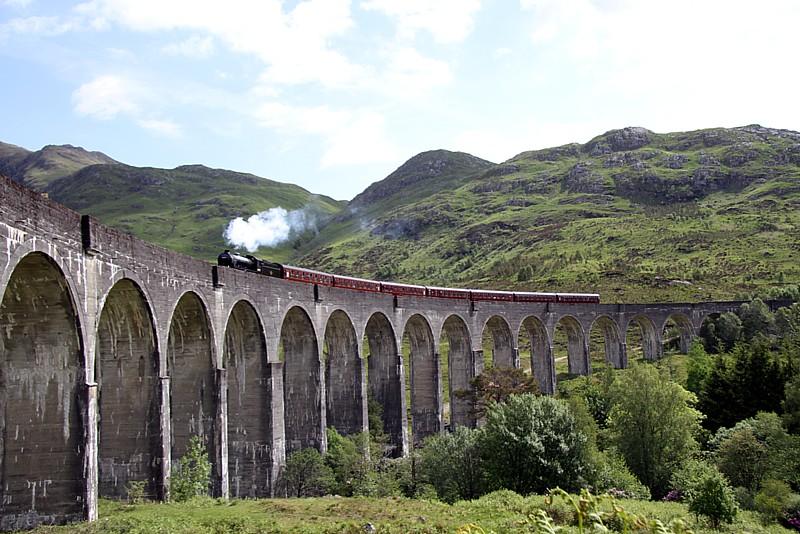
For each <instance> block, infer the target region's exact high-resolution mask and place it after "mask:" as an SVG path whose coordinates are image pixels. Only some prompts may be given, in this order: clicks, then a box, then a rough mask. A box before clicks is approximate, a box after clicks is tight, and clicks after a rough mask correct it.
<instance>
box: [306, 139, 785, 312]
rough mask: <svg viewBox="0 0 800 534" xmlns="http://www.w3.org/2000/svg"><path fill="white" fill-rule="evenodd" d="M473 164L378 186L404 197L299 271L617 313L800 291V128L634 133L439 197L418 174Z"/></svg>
mask: <svg viewBox="0 0 800 534" xmlns="http://www.w3.org/2000/svg"><path fill="white" fill-rule="evenodd" d="M465 157H468V155H464V154H454V153H447V152H444V151H437V152H433V153H424V154H421V155H419V156H417V157H415V158H412V160H410V161H409V163H407V164H406V165H404V166H402V167H400V169H398V170H397V171H395V173H393V174H392V175H390V176H389V177H388V178H387V179H386V180H384V181H383V182H380V187H381V189H382V190H384V191H391V192H392V194H391V195H389V196H388V197H387V196H382V195H371V196H365V195H366V193H367V192H369V191H370V189H368V190H367V191H365V193H362V195H360V198H359V197H357V198H356V199H354V200H353V202H352V203H351V205H350V210H349V211H348V213H347V214H346V215H340V216H339V218H338V219H337V221H336V223H335V224H332V225H330V226H329V227H327V228H326V229H324V230H323V231H322V232H321V233H320V235H319V236H317V238H316V239H315V240H313V241H312V242H311V243H309V244H307V245H305V247H304V248H303V249H302V251H301V255H300V256H299V257H298V258H297V262H298V263H299V264H301V265H307V266H309V267H315V268H320V269H325V270H330V271H334V272H339V273H346V274H352V275H360V276H367V277H377V278H383V279H391V280H402V281H407V282H417V283H429V284H452V285H464V286H468V285H475V286H479V287H492V288H518V289H531V290H562V291H572V290H574V291H599V292H600V293H602V296H603V299H604V300H605V301H607V302H613V301H627V302H633V301H643V300H654V299H657V300H700V299H706V298H731V297H732V296H734V295H736V294H739V293H742V292H747V291H752V290H756V289H758V288H760V287H762V286H764V285H778V284H781V283H789V282H795V283H796V282H797V281H798V280H800V262H798V258H799V257H800V210H798V208H800V134H798V133H796V132H790V131H785V130H774V129H768V128H762V127H760V126H748V127H742V128H733V129H722V128H717V129H708V130H700V131H694V132H686V133H671V134H655V133H653V132H650V131H648V130H645V129H643V128H625V129H623V130H614V131H611V132H607V133H606V134H603V135H601V136H599V137H597V138H595V139H592V140H591V141H590V142H588V143H586V144H585V145H579V144H570V145H565V146H562V147H557V148H552V149H546V150H539V151H533V152H525V153H522V154H519V155H517V156H515V157H514V158H512V159H510V160H509V161H506V162H504V163H502V164H499V165H486V163H488V162H483V163H484V164H483V165H475V166H474V167H471V168H469V169H468V170H466V171H461V170H458V171H456V172H454V173H451V174H449V175H448V177H447V179H446V180H443V181H442V182H440V185H441V186H440V187H438V188H437V187H434V186H433V182H434V180H435V177H434V178H430V179H429V180H428V181H426V180H417V181H415V180H413V179H410V178H409V174H412V175H413V174H414V172H415V171H414V169H419V168H422V169H425V168H426V161H427V160H429V159H430V158H433V159H434V160H435V161H436V164H435V165H436V166H438V167H440V168H444V169H447V168H448V167H451V168H456V167H457V166H458V165H460V164H461V162H462V160H463V158H465ZM479 161H482V160H479ZM412 163H413V165H412V166H411V167H409V164H412ZM429 166H430V164H429V165H428V167H429ZM398 177H400V178H398ZM401 178H402V179H401ZM419 183H423V184H425V186H424V189H423V188H421V187H420V186H419V185H417V184H419ZM375 187H376V186H372V188H371V189H373V188H375ZM387 198H388V199H390V201H387Z"/></svg>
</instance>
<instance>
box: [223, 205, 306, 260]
mask: <svg viewBox="0 0 800 534" xmlns="http://www.w3.org/2000/svg"><path fill="white" fill-rule="evenodd" d="M315 228H316V217H315V216H314V214H313V213H312V212H311V211H310V210H308V209H306V208H303V209H299V210H292V211H286V210H285V209H283V208H281V207H280V206H278V207H277V208H270V209H268V210H266V211H262V212H259V213H256V214H255V215H251V216H250V217H248V218H247V219H246V220H245V219H244V218H242V217H236V218H235V219H233V220H232V221H231V222H229V223H228V227H227V228H225V232H223V234H222V235H223V237H225V241H227V242H228V243H230V244H231V245H233V246H235V247H244V248H246V249H247V250H248V251H249V252H255V251H256V250H258V249H259V248H260V247H274V246H277V245H280V244H281V243H283V242H285V241H288V240H289V239H290V238H291V237H294V236H296V235H297V234H300V233H302V232H305V231H306V230H308V229H315Z"/></svg>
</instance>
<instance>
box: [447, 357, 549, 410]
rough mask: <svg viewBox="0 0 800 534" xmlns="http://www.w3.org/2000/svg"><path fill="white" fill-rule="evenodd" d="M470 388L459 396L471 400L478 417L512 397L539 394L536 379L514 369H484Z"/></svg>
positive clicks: (473, 380)
mask: <svg viewBox="0 0 800 534" xmlns="http://www.w3.org/2000/svg"><path fill="white" fill-rule="evenodd" d="M470 386H471V389H470V390H468V391H459V392H457V395H459V396H464V397H467V398H469V399H470V400H471V402H472V405H473V406H474V412H475V414H476V415H477V416H483V415H484V414H485V413H486V408H487V407H488V406H489V405H491V404H493V403H502V402H505V401H506V400H508V398H509V397H510V396H511V395H521V394H523V393H534V394H537V393H539V385H538V384H537V383H536V379H535V378H534V377H533V376H532V375H529V374H527V373H525V371H524V370H522V369H517V368H514V367H492V368H489V369H484V371H483V373H481V374H479V375H478V376H476V377H475V378H473V379H472V380H471V381H470Z"/></svg>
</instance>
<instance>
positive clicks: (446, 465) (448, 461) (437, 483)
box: [420, 426, 483, 503]
mask: <svg viewBox="0 0 800 534" xmlns="http://www.w3.org/2000/svg"><path fill="white" fill-rule="evenodd" d="M480 433H481V431H480V430H473V429H470V428H466V427H463V426H460V427H458V428H456V430H455V432H453V433H448V434H442V435H438V436H431V437H430V438H428V439H426V440H425V444H424V446H423V448H422V452H421V454H420V468H421V471H422V477H423V478H424V479H425V480H427V481H428V482H430V483H431V484H432V485H433V487H435V488H436V493H437V494H438V496H439V498H440V499H441V500H443V501H445V502H449V503H452V502H454V501H456V500H459V499H474V498H476V497H478V496H480V494H481V490H482V486H483V472H482V465H481V454H480V448H479V440H480Z"/></svg>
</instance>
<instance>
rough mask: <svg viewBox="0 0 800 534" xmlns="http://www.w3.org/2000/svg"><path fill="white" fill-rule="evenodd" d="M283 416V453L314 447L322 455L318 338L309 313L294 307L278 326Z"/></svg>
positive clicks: (321, 405)
mask: <svg viewBox="0 0 800 534" xmlns="http://www.w3.org/2000/svg"><path fill="white" fill-rule="evenodd" d="M280 342H281V347H282V348H283V358H284V362H283V388H284V400H283V417H284V426H285V429H286V430H285V431H286V452H287V454H288V453H291V452H294V451H297V450H300V449H304V448H306V447H316V448H317V449H319V450H320V451H322V452H324V451H325V448H326V442H325V414H324V410H325V405H324V403H323V391H322V390H323V385H322V368H321V365H320V359H319V349H318V344H317V336H316V333H315V332H314V325H313V323H312V322H311V318H310V317H309V316H308V313H306V311H305V310H304V309H303V308H301V307H300V306H294V307H292V308H291V309H289V311H288V312H287V313H286V315H285V317H284V319H283V323H282V324H281V337H280Z"/></svg>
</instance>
